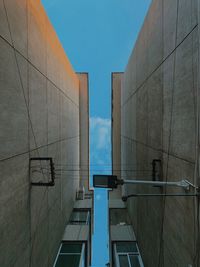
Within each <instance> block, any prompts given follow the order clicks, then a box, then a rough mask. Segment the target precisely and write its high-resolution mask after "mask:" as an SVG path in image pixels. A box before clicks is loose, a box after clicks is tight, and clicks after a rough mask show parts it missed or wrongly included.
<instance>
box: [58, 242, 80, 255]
mask: <svg viewBox="0 0 200 267" xmlns="http://www.w3.org/2000/svg"><path fill="white" fill-rule="evenodd" d="M81 249H82V244H80V243H68V244H66V243H63V244H62V248H61V250H60V253H81Z"/></svg>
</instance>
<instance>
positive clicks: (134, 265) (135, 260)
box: [129, 255, 141, 267]
mask: <svg viewBox="0 0 200 267" xmlns="http://www.w3.org/2000/svg"><path fill="white" fill-rule="evenodd" d="M129 258H130V262H131V267H141V266H140V262H139V259H138V256H135V255H130V256H129Z"/></svg>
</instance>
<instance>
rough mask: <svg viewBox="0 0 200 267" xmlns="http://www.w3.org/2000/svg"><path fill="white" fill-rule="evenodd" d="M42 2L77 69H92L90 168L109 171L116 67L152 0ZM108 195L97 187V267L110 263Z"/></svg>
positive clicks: (122, 65) (120, 65)
mask: <svg viewBox="0 0 200 267" xmlns="http://www.w3.org/2000/svg"><path fill="white" fill-rule="evenodd" d="M42 2H43V4H44V7H45V9H46V11H47V13H48V16H49V18H50V20H51V22H52V24H53V26H54V28H55V30H56V32H57V35H58V37H59V39H60V41H61V43H62V45H63V47H64V49H65V51H66V53H67V56H68V58H69V60H70V62H71V63H72V66H73V68H74V70H75V71H77V72H88V73H89V79H90V80H89V85H90V125H91V127H90V161H91V165H92V166H91V169H93V170H94V169H95V170H96V169H100V170H102V169H107V170H108V172H109V170H110V168H111V157H110V156H111V142H110V138H111V136H110V127H111V126H110V116H111V88H110V87H111V72H115V71H117V72H118V71H119V72H121V71H122V72H123V71H124V70H125V67H126V64H127V62H128V58H129V56H130V53H131V51H132V49H133V46H134V43H135V40H136V38H137V35H138V32H139V30H140V28H141V26H142V23H143V20H144V16H145V14H146V12H147V9H148V7H149V4H150V2H151V0H99V1H98V0H42ZM94 165H95V166H94ZM94 172H95V171H94ZM106 199H107V192H105V191H102V190H98V191H96V192H95V235H94V236H93V261H92V266H93V267H102V266H105V263H107V262H108V249H107V243H108V234H107V231H108V229H107V200H106Z"/></svg>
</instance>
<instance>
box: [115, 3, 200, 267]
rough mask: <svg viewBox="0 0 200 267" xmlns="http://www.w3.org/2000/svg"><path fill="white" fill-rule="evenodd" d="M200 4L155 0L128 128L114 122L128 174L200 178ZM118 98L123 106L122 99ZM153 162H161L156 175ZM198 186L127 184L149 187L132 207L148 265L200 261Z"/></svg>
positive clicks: (135, 56)
mask: <svg viewBox="0 0 200 267" xmlns="http://www.w3.org/2000/svg"><path fill="white" fill-rule="evenodd" d="M199 6H200V5H199V3H198V0H186V1H184V0H173V1H171V0H153V1H152V3H151V6H150V8H149V11H148V14H147V16H146V18H145V21H144V24H143V26H142V29H141V31H140V33H139V36H138V39H137V42H136V44H135V47H134V49H133V52H132V54H131V57H130V59H129V62H128V65H127V67H126V70H125V73H124V75H123V79H122V83H121V101H120V102H121V123H120V125H121V129H120V130H119V127H117V126H114V125H113V139H114V140H118V141H117V142H115V141H113V145H114V146H116V145H117V146H118V149H117V148H116V147H113V151H115V152H116V151H120V149H121V168H120V170H121V177H122V178H124V179H133V180H149V181H152V180H155V179H157V180H159V181H167V182H169V181H180V180H182V179H187V180H189V181H190V182H191V183H192V184H193V185H195V186H196V187H198V186H199V184H200V180H199V54H198V51H199V26H198V25H199V24H198V22H199V14H200V13H199V12H198V10H199ZM114 75H115V74H114ZM113 90H115V88H113ZM113 94H114V93H113ZM113 105H114V108H113V110H114V112H116V110H118V109H119V100H116V99H115V100H114V101H113ZM115 105H117V107H115ZM117 112H118V113H119V111H117ZM114 116H115V115H113V117H114ZM114 118H115V117H114ZM113 123H114V124H115V123H119V122H116V121H115V120H114V121H113ZM115 131H117V132H115ZM120 136H121V138H120ZM114 157H115V158H113V162H118V157H119V155H115V154H114ZM152 163H154V165H155V164H157V166H156V168H159V169H160V174H159V175H157V176H156V177H155V176H153V175H152V171H153V168H152ZM117 164H118V163H117ZM197 193H198V190H197V189H195V188H193V187H190V191H189V192H185V190H183V189H182V188H178V187H155V186H147V185H146V186H145V185H137V186H136V185H129V186H123V190H122V194H123V195H126V196H129V195H130V194H142V196H140V197H130V198H128V200H127V202H126V209H127V211H128V215H129V219H130V223H131V225H132V227H133V229H134V234H135V239H136V240H137V244H138V247H139V249H140V253H141V256H142V260H143V263H144V266H148V267H157V266H158V267H160V266H165V267H176V266H177V267H183V266H187V267H189V266H192V267H194V266H195V267H197V266H200V259H199V251H200V247H199V237H200V233H199V208H198V207H199V197H198V196H189V195H193V194H194V195H195V194H197ZM148 194H151V195H152V194H157V196H148ZM166 194H170V195H174V194H179V195H183V196H165V195H166ZM121 196H122V195H121ZM121 196H120V197H119V198H121ZM120 214H121V213H120ZM123 218H126V216H123ZM111 219H112V216H111ZM124 220H125V219H124ZM126 224H127V225H128V224H129V223H128V222H127V223H126ZM111 234H112V233H111ZM113 253H115V251H114V250H113ZM114 264H115V265H113V266H132V265H131V264H130V262H129V263H128V265H123V263H121V264H120V263H119V262H118V263H117V262H114ZM124 264H125V263H124ZM136 266H139V265H136Z"/></svg>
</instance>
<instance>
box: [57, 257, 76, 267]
mask: <svg viewBox="0 0 200 267" xmlns="http://www.w3.org/2000/svg"><path fill="white" fill-rule="evenodd" d="M79 261H80V255H59V257H58V260H57V262H56V267H79Z"/></svg>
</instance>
